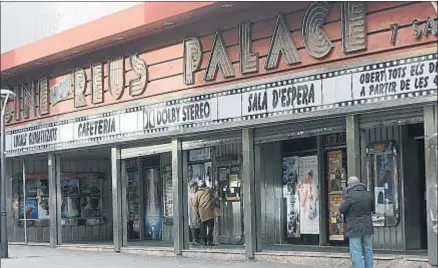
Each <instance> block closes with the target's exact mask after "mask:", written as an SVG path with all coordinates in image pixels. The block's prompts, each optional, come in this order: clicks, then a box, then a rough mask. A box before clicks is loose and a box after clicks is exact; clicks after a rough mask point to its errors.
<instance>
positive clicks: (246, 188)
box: [242, 128, 257, 260]
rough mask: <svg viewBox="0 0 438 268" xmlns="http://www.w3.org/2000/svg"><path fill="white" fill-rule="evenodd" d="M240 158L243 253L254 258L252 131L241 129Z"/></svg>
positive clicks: (254, 185)
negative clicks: (241, 160) (241, 163)
mask: <svg viewBox="0 0 438 268" xmlns="http://www.w3.org/2000/svg"><path fill="white" fill-rule="evenodd" d="M242 156H243V157H242V158H243V169H242V171H243V176H242V181H243V183H242V184H243V195H242V196H243V208H244V209H243V224H244V230H245V232H244V235H245V255H246V257H247V258H248V259H250V260H252V259H254V254H255V252H256V249H257V233H256V197H255V195H256V190H255V188H256V184H255V176H254V131H253V130H252V129H247V128H246V129H243V130H242Z"/></svg>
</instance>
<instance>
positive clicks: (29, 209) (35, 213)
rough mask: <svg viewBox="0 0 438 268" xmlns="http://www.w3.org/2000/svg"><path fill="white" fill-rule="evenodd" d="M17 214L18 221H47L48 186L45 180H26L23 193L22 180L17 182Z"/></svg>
mask: <svg viewBox="0 0 438 268" xmlns="http://www.w3.org/2000/svg"><path fill="white" fill-rule="evenodd" d="M17 182H18V188H17V190H18V196H17V197H18V198H17V200H16V202H17V203H18V204H17V208H16V209H17V210H18V211H17V212H18V213H17V214H18V219H19V220H24V219H26V220H30V221H41V220H49V184H48V180H47V178H42V177H41V178H28V179H26V185H25V191H26V194H24V190H23V180H18V181H17Z"/></svg>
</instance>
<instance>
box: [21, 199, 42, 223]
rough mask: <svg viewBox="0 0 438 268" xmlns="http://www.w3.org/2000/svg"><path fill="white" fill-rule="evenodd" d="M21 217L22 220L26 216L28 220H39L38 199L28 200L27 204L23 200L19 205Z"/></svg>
mask: <svg viewBox="0 0 438 268" xmlns="http://www.w3.org/2000/svg"><path fill="white" fill-rule="evenodd" d="M19 215H20V219H24V217H25V216H26V219H28V220H37V219H38V201H37V199H36V198H30V199H27V198H26V202H23V200H21V201H20V204H19Z"/></svg>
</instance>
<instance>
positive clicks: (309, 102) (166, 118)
mask: <svg viewBox="0 0 438 268" xmlns="http://www.w3.org/2000/svg"><path fill="white" fill-rule="evenodd" d="M437 58H438V54H432V55H427V56H421V57H415V58H408V59H403V60H397V61H390V62H385V63H379V64H373V65H368V66H363V67H358V68H352V69H345V70H340V71H334V72H329V73H320V74H315V75H311V76H306V77H298V78H290V79H288V78H287V77H286V78H284V79H282V80H278V81H275V82H271V83H262V84H254V85H253V86H249V87H242V88H235V89H232V90H226V91H220V92H215V93H208V94H202V95H196V96H192V97H186V98H181V99H174V100H169V101H167V102H160V103H156V104H152V105H147V106H139V107H133V108H130V109H124V110H119V111H114V112H106V113H103V114H97V115H92V116H86V117H79V118H72V119H69V120H62V121H59V122H50V123H48V124H45V125H44V124H41V125H38V126H33V127H24V128H17V129H13V130H9V131H7V132H6V152H7V154H8V155H11V154H20V153H21V152H24V151H32V152H35V151H38V150H42V149H46V150H47V148H55V149H63V148H68V147H69V146H70V148H72V147H77V146H80V145H82V146H86V145H90V144H93V145H95V144H96V143H98V142H106V143H112V142H115V141H117V140H116V139H117V138H120V139H121V138H123V137H125V136H130V137H132V136H137V137H138V138H139V139H140V138H144V135H145V134H151V133H154V134H156V135H163V136H165V135H169V134H170V133H171V132H172V133H173V134H175V133H179V132H178V131H198V130H199V131H200V130H202V128H203V127H206V126H210V125H220V124H224V127H226V126H225V124H226V123H229V122H237V121H239V122H242V121H247V122H248V121H251V123H254V124H257V123H259V122H260V121H258V120H260V119H261V120H263V119H266V118H272V117H278V116H285V115H292V116H289V118H288V119H291V118H293V114H296V113H306V112H312V111H317V110H330V109H332V108H335V107H348V106H353V105H363V104H365V103H375V102H381V101H386V100H397V99H401V98H416V97H421V96H427V95H433V94H436V93H437V88H438V60H437Z"/></svg>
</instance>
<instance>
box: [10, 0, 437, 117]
mask: <svg viewBox="0 0 438 268" xmlns="http://www.w3.org/2000/svg"><path fill="white" fill-rule="evenodd" d="M310 4H311V2H300V3H294V4H293V5H292V4H291V3H288V2H275V3H262V4H260V5H255V6H254V7H251V8H248V9H247V10H245V12H236V13H232V14H231V15H230V16H229V17H228V18H227V20H225V21H224V20H221V19H217V18H211V19H210V20H209V21H202V22H200V23H199V24H195V25H190V26H189V27H188V26H181V27H177V28H175V29H171V30H169V31H167V32H165V33H163V34H160V35H158V36H157V37H156V38H151V37H147V38H142V39H139V40H136V41H135V42H132V43H130V44H124V45H120V46H118V47H114V48H112V49H107V50H104V51H102V52H101V53H99V54H96V55H87V56H83V57H80V58H76V59H75V60H74V61H73V60H71V61H69V62H68V63H65V62H64V63H62V64H60V65H56V64H55V65H54V66H52V67H51V68H50V72H48V71H47V73H41V72H43V71H41V72H40V73H39V75H40V77H29V79H39V78H41V76H47V77H48V78H49V87H52V86H53V85H55V84H56V83H59V82H60V81H61V80H62V79H64V78H65V75H68V74H70V73H71V72H72V71H73V70H74V69H76V68H83V69H84V70H85V73H86V80H87V83H86V91H85V92H86V93H85V95H86V102H87V105H86V106H84V107H81V108H74V98H73V93H72V92H71V93H70V94H69V95H67V96H66V97H65V98H64V99H63V100H62V101H60V102H59V103H57V104H56V105H54V106H53V107H51V111H50V113H49V114H48V115H43V116H40V115H37V116H35V115H33V114H31V115H30V117H29V118H28V119H25V120H23V119H20V120H19V121H16V120H12V121H11V122H8V124H9V125H16V124H20V123H23V122H27V121H32V120H37V119H41V118H46V117H52V116H55V115H58V116H59V115H63V114H70V115H80V114H84V113H85V112H86V111H89V110H90V109H97V108H102V107H106V108H107V107H123V105H124V103H126V102H131V103H134V102H138V101H142V103H144V101H146V99H147V101H150V100H153V97H156V96H158V95H166V94H174V95H178V94H181V93H182V92H189V91H193V90H203V91H207V90H208V89H212V86H215V87H217V86H219V85H222V84H225V83H231V82H234V83H236V82H239V83H243V82H245V81H250V80H254V79H255V78H262V77H272V76H274V75H278V73H284V72H291V73H292V72H293V73H296V72H301V71H308V70H314V69H315V67H317V68H321V69H324V68H327V67H330V66H339V65H340V64H346V63H349V62H357V61H361V62H364V61H367V60H369V59H376V58H381V57H382V56H385V55H387V56H388V55H394V54H395V53H402V52H404V53H407V52H412V53H413V52H414V51H418V50H420V49H423V48H431V47H435V43H436V41H437V36H434V35H432V34H430V35H428V36H422V37H421V38H420V39H418V40H417V39H415V38H414V37H413V34H414V29H413V27H412V21H414V20H415V19H418V20H419V21H420V22H421V25H422V27H424V21H425V20H426V19H427V17H429V16H430V17H434V16H436V12H435V10H434V9H433V7H432V5H431V4H430V3H429V2H368V3H367V31H368V37H367V49H366V50H363V51H358V52H355V53H348V54H346V53H344V52H343V47H342V33H341V28H342V27H341V8H340V2H337V3H335V4H334V5H333V7H332V8H331V10H330V13H329V15H328V18H327V21H326V24H325V25H324V30H325V32H326V34H327V37H328V38H329V39H330V40H331V42H332V43H333V49H332V51H331V52H330V53H329V54H328V55H327V56H325V57H323V58H321V59H315V58H313V57H312V56H310V54H309V53H308V52H307V51H306V49H305V47H304V44H303V38H302V34H301V26H302V21H303V18H304V14H305V12H306V10H307V8H308V7H309V5H310ZM279 13H283V14H284V16H285V20H286V24H287V26H288V28H289V32H290V33H291V37H292V40H293V42H294V43H295V45H296V47H297V50H298V54H299V56H300V58H301V62H300V63H297V64H293V65H288V64H286V62H285V61H284V59H281V60H280V64H279V66H278V68H274V69H272V70H265V68H264V64H265V61H266V57H267V54H268V51H269V45H270V41H271V38H272V35H273V30H274V27H275V23H276V20H277V16H278V14H279ZM245 20H247V21H250V22H252V44H251V45H252V52H254V53H258V55H259V66H258V67H259V68H258V72H255V73H249V74H241V73H240V71H239V68H240V67H239V62H240V59H239V39H238V26H239V24H240V23H242V22H243V21H245ZM394 23H397V24H398V25H399V30H398V33H397V39H396V43H395V45H392V44H391V42H390V40H391V36H392V32H391V29H390V25H392V24H394ZM216 30H220V32H221V34H222V36H223V39H224V41H225V44H226V48H227V53H228V56H229V58H230V60H231V62H232V67H233V70H234V74H235V76H234V77H231V78H226V79H225V78H223V75H222V72H220V71H219V72H218V75H217V78H216V79H214V81H209V82H205V81H204V76H205V72H206V66H207V62H208V58H209V56H210V54H211V48H212V43H213V40H214V33H215V31H216ZM190 37H196V38H199V40H200V42H201V45H202V47H203V53H202V57H201V58H202V62H201V65H200V68H199V70H198V71H197V72H196V73H195V83H194V84H193V85H185V84H184V79H183V69H184V68H183V49H182V42H183V40H184V39H186V38H190ZM132 52H138V53H139V56H140V58H141V59H143V60H144V61H145V62H146V64H147V66H148V67H147V71H148V83H147V86H146V90H145V92H144V93H143V94H141V95H139V96H136V97H132V96H130V94H129V83H130V80H131V79H134V78H136V77H137V76H136V74H135V72H134V71H133V70H132V67H131V65H130V62H129V58H128V57H127V56H128V55H129V54H130V53H132ZM119 56H124V57H125V60H124V62H125V79H124V93H123V95H122V96H121V97H120V98H116V97H113V96H112V94H111V92H110V90H109V86H108V81H109V78H108V64H107V61H108V58H115V57H119ZM99 62H102V63H103V64H104V65H103V67H104V72H103V75H104V80H103V91H104V100H105V101H104V103H100V104H92V102H91V70H90V66H91V64H93V63H99ZM20 79H22V78H20ZM20 79H18V78H17V79H15V80H14V78H11V79H10V81H4V82H3V83H5V86H6V85H8V83H9V84H11V85H18V84H19V83H22V82H25V81H21V80H20ZM10 105H12V102H11V103H10ZM36 106H38V104H36ZM11 110H13V109H12V107H11ZM93 112H96V111H95V110H93Z"/></svg>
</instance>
